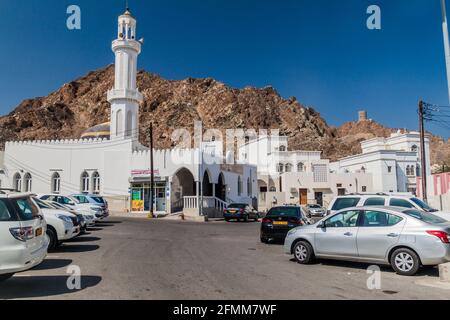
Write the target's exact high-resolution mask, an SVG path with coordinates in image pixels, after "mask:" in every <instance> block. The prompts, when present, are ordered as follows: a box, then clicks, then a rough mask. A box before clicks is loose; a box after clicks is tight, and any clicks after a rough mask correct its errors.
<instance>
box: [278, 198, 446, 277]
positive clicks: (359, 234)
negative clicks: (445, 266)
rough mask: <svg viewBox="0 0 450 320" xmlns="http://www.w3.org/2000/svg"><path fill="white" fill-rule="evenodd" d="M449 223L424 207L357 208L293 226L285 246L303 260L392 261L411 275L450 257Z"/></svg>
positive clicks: (401, 271)
mask: <svg viewBox="0 0 450 320" xmlns="http://www.w3.org/2000/svg"><path fill="white" fill-rule="evenodd" d="M449 234H450V223H449V222H447V221H446V220H444V219H442V218H440V217H438V216H435V215H434V214H432V213H428V212H425V211H421V210H417V209H410V208H398V207H353V208H347V209H344V210H341V211H338V212H337V213H335V214H334V215H332V216H330V217H327V218H324V219H322V220H321V221H319V222H318V223H316V224H314V225H310V226H302V227H298V228H295V229H293V230H291V231H290V232H289V233H288V235H287V237H286V240H285V244H284V250H285V252H286V253H287V254H289V255H294V257H295V259H296V260H297V261H298V262H299V263H301V264H307V263H310V262H311V261H312V260H313V259H314V258H323V259H339V260H348V261H359V262H367V263H376V264H386V265H389V264H390V265H391V266H392V268H393V269H394V270H395V271H396V272H397V273H398V274H400V275H407V276H411V275H414V274H416V273H417V271H418V270H419V268H420V266H421V265H422V266H435V265H438V264H441V263H444V262H448V261H450V235H449Z"/></svg>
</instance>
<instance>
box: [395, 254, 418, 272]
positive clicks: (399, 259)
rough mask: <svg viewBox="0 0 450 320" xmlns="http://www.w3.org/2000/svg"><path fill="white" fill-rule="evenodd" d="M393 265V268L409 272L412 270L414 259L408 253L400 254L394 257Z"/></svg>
mask: <svg viewBox="0 0 450 320" xmlns="http://www.w3.org/2000/svg"><path fill="white" fill-rule="evenodd" d="M394 263H395V266H396V267H397V268H398V269H399V270H401V271H403V272H408V271H411V270H412V269H413V268H414V259H413V257H412V256H411V255H410V254H409V253H406V252H400V253H399V254H398V255H396V256H395V259H394Z"/></svg>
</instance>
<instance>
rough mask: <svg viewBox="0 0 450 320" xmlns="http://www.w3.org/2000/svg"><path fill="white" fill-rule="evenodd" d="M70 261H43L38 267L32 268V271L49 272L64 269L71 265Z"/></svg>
mask: <svg viewBox="0 0 450 320" xmlns="http://www.w3.org/2000/svg"><path fill="white" fill-rule="evenodd" d="M72 262H73V260H71V259H45V260H44V261H43V262H42V263H41V264H40V265H38V266H36V267H34V268H33V270H51V269H59V268H64V267H67V266H69V265H71V264H72Z"/></svg>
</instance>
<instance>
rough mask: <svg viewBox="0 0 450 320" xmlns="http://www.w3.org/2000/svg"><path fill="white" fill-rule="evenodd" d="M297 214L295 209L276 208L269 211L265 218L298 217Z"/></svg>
mask: <svg viewBox="0 0 450 320" xmlns="http://www.w3.org/2000/svg"><path fill="white" fill-rule="evenodd" d="M298 213H299V212H298V210H297V208H296V207H277V208H272V209H270V211H269V213H267V216H266V217H298V216H299V214H298Z"/></svg>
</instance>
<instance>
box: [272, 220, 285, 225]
mask: <svg viewBox="0 0 450 320" xmlns="http://www.w3.org/2000/svg"><path fill="white" fill-rule="evenodd" d="M273 224H274V225H278V226H287V224H288V223H287V221H274V222H273Z"/></svg>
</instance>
